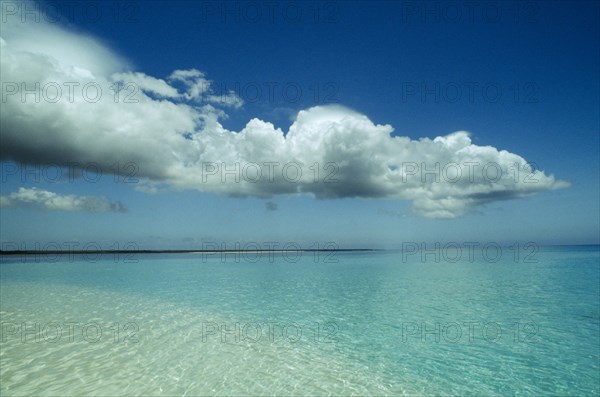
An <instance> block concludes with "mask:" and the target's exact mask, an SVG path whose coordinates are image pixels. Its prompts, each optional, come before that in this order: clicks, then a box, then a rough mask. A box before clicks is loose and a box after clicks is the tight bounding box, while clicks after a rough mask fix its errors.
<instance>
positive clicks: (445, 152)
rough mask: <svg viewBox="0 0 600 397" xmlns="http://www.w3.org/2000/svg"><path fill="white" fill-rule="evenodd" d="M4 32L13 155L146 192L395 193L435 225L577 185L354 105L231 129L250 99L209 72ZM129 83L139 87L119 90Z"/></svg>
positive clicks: (8, 27) (50, 31)
mask: <svg viewBox="0 0 600 397" xmlns="http://www.w3.org/2000/svg"><path fill="white" fill-rule="evenodd" d="M1 34H2V37H1V43H2V54H1V57H0V69H1V70H2V73H1V81H2V107H1V110H0V116H1V120H0V127H1V132H0V134H1V135H0V137H1V139H2V145H1V146H0V160H14V161H17V162H21V163H41V164H44V163H66V162H75V163H80V164H86V163H90V162H94V163H96V164H99V165H101V166H102V167H106V169H112V168H111V167H112V166H113V165H114V164H115V163H119V164H125V163H131V162H134V163H135V164H136V165H137V170H138V173H137V175H136V177H139V178H142V179H141V180H142V183H141V184H140V185H139V186H138V190H142V191H146V192H150V193H154V192H157V191H160V190H161V189H163V188H164V187H167V188H168V187H170V188H176V189H196V190H199V191H203V192H216V193H223V194H229V195H235V196H257V197H265V198H268V197H272V196H274V195H278V194H309V195H313V196H315V197H316V198H320V199H335V198H341V197H361V198H395V199H399V200H410V201H411V202H412V205H413V207H412V208H413V211H414V212H416V213H417V214H420V215H422V216H426V217H431V218H454V217H457V216H460V215H462V214H464V213H465V212H468V211H469V209H471V208H473V207H476V206H479V205H482V204H486V203H490V202H495V201H501V200H507V199H514V198H520V197H526V196H530V195H532V194H535V193H538V192H541V191H545V190H552V189H556V188H561V187H565V186H567V185H568V183H567V182H564V181H560V180H557V179H555V178H554V176H552V175H549V174H546V173H545V172H543V171H539V170H533V169H532V168H531V167H530V166H529V165H528V164H527V161H526V160H525V159H524V158H522V157H521V156H519V155H517V154H514V153H510V152H507V151H505V150H499V149H497V148H494V147H491V146H479V145H475V144H473V142H472V141H471V138H470V135H469V133H467V132H464V131H459V132H454V133H451V134H448V135H446V136H440V137H437V138H435V139H429V138H422V139H419V140H412V139H410V138H408V137H402V136H393V134H392V132H393V127H392V126H391V125H380V124H375V123H373V122H372V121H371V120H370V119H369V118H368V117H367V116H366V115H364V114H361V113H360V112H357V111H354V110H351V109H348V108H345V107H343V106H317V107H313V108H310V109H306V110H302V111H300V112H299V113H298V114H297V116H296V117H295V119H294V121H293V123H292V125H291V126H290V128H289V130H288V131H285V132H284V131H282V130H281V129H278V128H275V127H274V125H273V124H272V123H269V122H268V121H264V120H260V119H256V118H255V119H252V120H250V121H249V122H248V123H247V124H246V126H245V127H244V128H243V129H242V130H241V131H230V130H227V129H226V128H224V127H223V125H222V124H221V123H220V120H221V119H222V118H224V117H227V114H226V112H225V111H224V109H228V108H229V109H231V108H237V107H240V106H242V104H243V101H242V100H241V99H240V98H239V97H238V96H237V95H236V94H235V93H233V92H228V93H225V94H224V95H217V94H215V93H214V91H213V88H212V86H213V83H212V81H210V80H208V79H207V78H206V75H205V74H204V73H203V72H201V71H199V70H196V69H191V70H175V71H174V72H173V73H171V74H170V75H169V76H166V77H165V78H160V77H153V76H149V75H147V74H144V73H142V72H139V71H135V70H132V68H131V66H130V65H129V64H128V63H127V62H126V61H124V60H123V58H122V57H120V56H118V55H116V54H114V53H113V52H111V50H110V49H108V48H107V47H106V46H104V45H103V44H102V43H100V42H99V41H97V40H96V39H93V38H90V37H86V36H81V35H79V34H75V33H73V32H70V31H68V30H67V29H65V28H61V27H59V26H58V25H56V24H54V25H52V26H50V25H49V24H45V23H43V21H42V22H41V23H35V24H34V23H23V22H21V21H20V19H16V20H15V18H8V22H6V23H3V26H2V33H1ZM115 83H122V84H123V83H132V84H135V86H136V87H137V88H138V90H134V91H135V92H134V91H127V90H123V91H122V92H115V90H114V85H115ZM36 84H37V85H36ZM38 86H39V90H37V91H39V92H38V94H32V93H25V94H24V89H27V90H34V91H36V87H38ZM57 87H58V88H57ZM59 89H60V94H61V95H60V96H59V95H58V93H59ZM98 92H101V95H96V94H97V93H98ZM36 95H37V97H36ZM132 99H133V100H132ZM20 192H21V191H20ZM41 192H42V191H36V192H31V191H27V190H26V191H23V192H22V193H20V195H18V196H15V197H14V198H11V197H12V196H11V195H9V196H6V198H3V199H2V200H3V203H4V204H6V203H19V202H23V200H22V199H21V198H19V197H21V196H22V195H27V194H29V195H32V194H33V195H34V196H35V197H39V196H40V195H42V196H43V194H42V193H41ZM34 193H35V194H34ZM46 193H49V192H46ZM44 197H45V196H44ZM68 197H71V198H70V199H69V200H71V202H76V201H77V200H78V199H77V198H74V197H72V196H68ZM80 199H81V198H80ZM40 200H41V199H40ZM53 200H54V201H52V202H55V201H57V200H58V199H53ZM84 201H85V200H84ZM43 202H44V203H47V202H48V201H47V200H46V201H43ZM11 205H12V204H11ZM48 205H50V204H48ZM52 205H54V204H52ZM73 205H74V206H75V207H77V206H78V205H79V207H78V208H81V206H82V205H83V204H77V205H75V204H73ZM40 206H46V207H47V205H46V204H40Z"/></svg>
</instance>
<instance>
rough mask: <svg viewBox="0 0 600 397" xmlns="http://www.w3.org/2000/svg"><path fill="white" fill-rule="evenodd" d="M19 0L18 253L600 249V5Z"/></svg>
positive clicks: (0, 149)
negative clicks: (406, 245)
mask: <svg viewBox="0 0 600 397" xmlns="http://www.w3.org/2000/svg"><path fill="white" fill-rule="evenodd" d="M1 5H2V7H1V13H2V15H1V21H0V24H1V25H0V26H1V29H0V37H1V40H0V46H1V55H0V57H1V58H0V59H1V67H0V77H1V81H2V103H1V111H0V116H1V120H0V127H1V131H0V140H1V141H0V143H1V145H0V161H1V162H0V165H1V167H2V169H1V177H2V181H1V184H0V186H1V194H0V226H1V230H0V240H1V242H2V244H3V249H11V248H12V249H14V247H15V246H18V247H20V248H27V249H33V248H36V244H38V245H41V246H42V247H43V246H44V245H47V244H48V243H49V242H57V243H58V244H61V245H64V244H65V243H67V242H79V243H80V247H81V246H83V245H84V244H86V243H90V242H93V243H95V244H96V245H97V247H100V248H101V249H114V248H116V247H117V246H119V247H123V246H125V245H126V244H128V243H133V244H134V245H135V246H137V247H139V248H174V249H175V248H202V246H203V244H212V243H219V244H220V243H225V244H226V248H235V243H236V242H239V243H241V244H242V245H243V244H245V243H247V242H255V243H258V244H259V245H261V246H264V245H265V244H267V243H270V242H278V243H279V244H280V245H283V244H285V243H286V242H294V243H296V244H298V245H300V246H301V247H302V248H315V247H317V246H322V245H324V244H325V243H327V242H332V243H334V244H337V246H339V247H341V248H352V247H371V248H386V247H399V246H400V245H401V244H402V243H403V242H409V241H410V242H429V243H431V242H436V241H439V242H450V241H456V242H464V241H479V242H498V243H502V244H510V243H512V242H515V241H521V242H527V241H533V242H535V243H537V244H540V245H542V244H598V243H599V240H600V231H599V229H600V225H599V224H600V210H599V206H600V204H599V198H600V191H599V180H600V173H599V172H600V153H599V151H600V142H599V135H600V115H599V112H600V110H599V109H600V99H599V96H600V72H599V71H600V18H599V17H600V5H599V4H598V3H597V2H583V1H582V2H536V1H532V2H486V3H480V4H476V3H471V2H445V1H432V2H420V1H398V2H364V3H363V2H336V1H326V2H298V1H282V2H267V1H265V2H263V1H256V2H238V1H230V2H224V3H223V2H217V1H174V2H160V1H125V2H110V1H108V2H107V1H83V2H76V3H75V2H72V1H66V2H61V1H56V2H55V1H51V2H43V3H35V2H21V1H2V2H1ZM129 246H131V245H129ZM65 248H66V246H65Z"/></svg>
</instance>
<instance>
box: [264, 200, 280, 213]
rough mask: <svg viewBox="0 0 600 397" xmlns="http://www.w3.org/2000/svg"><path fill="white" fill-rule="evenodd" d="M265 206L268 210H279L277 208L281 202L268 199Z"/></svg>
mask: <svg viewBox="0 0 600 397" xmlns="http://www.w3.org/2000/svg"><path fill="white" fill-rule="evenodd" d="M265 208H266V209H267V211H277V209H278V208H279V204H277V203H274V202H272V201H267V202H266V203H265Z"/></svg>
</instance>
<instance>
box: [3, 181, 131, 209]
mask: <svg viewBox="0 0 600 397" xmlns="http://www.w3.org/2000/svg"><path fill="white" fill-rule="evenodd" d="M0 207H30V208H31V207H33V208H39V209H42V210H47V211H83V212H127V208H125V206H124V205H123V203H121V202H120V201H115V202H110V201H109V200H108V199H107V198H106V197H95V196H76V195H73V194H70V195H60V194H57V193H54V192H50V191H47V190H41V189H38V188H24V187H21V188H19V190H18V191H16V192H12V193H10V194H8V195H6V196H0Z"/></svg>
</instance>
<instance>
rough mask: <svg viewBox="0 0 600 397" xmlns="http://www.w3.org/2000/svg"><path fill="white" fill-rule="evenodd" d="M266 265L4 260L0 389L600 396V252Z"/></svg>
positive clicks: (553, 250) (347, 258) (145, 259)
mask: <svg viewBox="0 0 600 397" xmlns="http://www.w3.org/2000/svg"><path fill="white" fill-rule="evenodd" d="M271 255H273V256H269V255H268V254H262V255H261V256H260V258H256V255H254V254H252V255H250V254H247V255H246V256H245V257H241V258H239V257H237V258H236V257H235V256H233V255H229V256H228V257H227V258H226V260H225V262H223V261H222V260H221V257H220V256H219V255H213V256H209V257H203V256H202V255H199V254H197V255H192V254H190V255H181V254H179V255H148V256H142V255H138V256H136V257H134V259H135V260H136V261H135V262H133V263H129V262H130V261H127V260H125V259H127V258H123V257H120V258H114V257H112V256H109V255H105V257H104V258H102V259H101V260H99V261H96V262H90V261H89V260H87V261H86V260H84V258H82V257H74V258H68V257H65V258H62V259H61V260H60V261H56V260H52V261H44V260H42V259H43V258H41V259H40V258H36V259H34V258H32V257H27V258H12V259H10V260H8V259H7V258H3V262H2V263H1V264H0V298H1V301H0V319H1V322H2V327H1V332H2V335H0V338H1V339H0V341H1V342H0V343H1V344H0V394H1V395H2V396H24V395H36V396H40V395H55V396H59V395H60V396H64V395H76V396H81V395H97V396H100V395H103V396H106V395H114V396H117V395H165V396H166V395H169V396H175V395H178V396H183V395H186V396H193V395H223V396H232V395H239V396H242V395H461V396H462V395H476V396H482V395H486V396H487V395H535V396H539V395H560V396H565V395H577V396H581V395H598V394H599V393H600V367H599V364H598V363H599V361H600V339H599V338H600V307H599V306H600V303H599V301H600V298H599V297H600V291H599V285H600V272H599V266H600V257H599V251H598V247H548V248H542V249H541V250H540V251H539V252H536V253H535V255H534V257H532V258H528V259H529V260H528V261H525V260H524V258H523V256H522V255H521V256H520V257H519V258H518V259H517V258H515V257H514V255H512V254H511V255H503V256H502V258H500V259H499V260H498V261H497V262H494V263H492V262H491V261H490V260H485V259H484V257H483V256H482V255H478V254H477V253H475V255H473V258H466V257H463V258H462V259H461V260H458V261H455V262H450V261H448V260H446V261H445V260H444V259H445V258H444V257H442V258H441V259H440V260H439V262H436V258H435V256H433V255H427V256H426V257H425V258H421V256H420V255H418V254H417V255H409V256H408V257H403V256H402V254H401V253H400V252H394V251H383V252H367V253H336V254H335V255H333V256H330V257H327V256H325V255H324V254H321V255H320V256H319V257H318V258H317V257H315V256H314V255H315V254H314V253H307V252H305V253H302V254H301V257H300V258H297V259H298V261H296V262H292V261H291V260H284V259H285V258H284V257H283V256H282V255H281V254H271ZM290 256H292V255H290ZM46 259H47V258H46ZM115 259H116V261H115ZM255 259H258V260H255ZM23 325H24V327H23Z"/></svg>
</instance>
